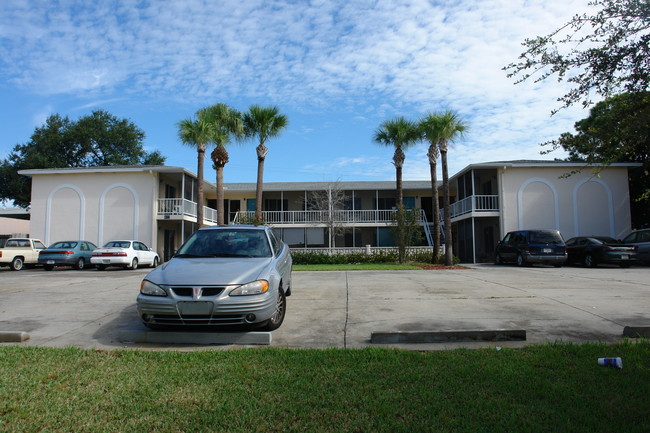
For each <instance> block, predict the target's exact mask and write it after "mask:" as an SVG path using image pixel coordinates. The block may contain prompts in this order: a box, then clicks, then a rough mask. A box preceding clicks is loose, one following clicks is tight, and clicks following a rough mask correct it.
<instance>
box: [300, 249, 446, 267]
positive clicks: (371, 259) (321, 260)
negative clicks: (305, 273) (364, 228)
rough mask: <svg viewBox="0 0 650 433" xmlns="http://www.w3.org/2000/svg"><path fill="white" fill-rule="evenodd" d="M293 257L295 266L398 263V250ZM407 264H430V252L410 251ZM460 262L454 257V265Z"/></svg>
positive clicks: (314, 253) (306, 252)
mask: <svg viewBox="0 0 650 433" xmlns="http://www.w3.org/2000/svg"><path fill="white" fill-rule="evenodd" d="M291 257H292V258H293V263H294V264H295V265H345V264H355V263H397V261H398V257H397V250H395V251H377V252H375V253H373V254H366V253H349V254H326V253H317V252H311V251H305V252H301V251H297V250H293V251H291ZM444 259H445V257H444V256H441V257H440V259H439V263H441V264H444ZM406 261H407V262H416V263H430V262H431V252H430V251H422V250H418V251H410V252H408V253H407V255H406ZM458 262H459V260H458V258H457V257H454V264H457V263H458Z"/></svg>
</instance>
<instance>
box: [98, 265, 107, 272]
mask: <svg viewBox="0 0 650 433" xmlns="http://www.w3.org/2000/svg"><path fill="white" fill-rule="evenodd" d="M104 269H106V265H97V270H98V271H103V270H104Z"/></svg>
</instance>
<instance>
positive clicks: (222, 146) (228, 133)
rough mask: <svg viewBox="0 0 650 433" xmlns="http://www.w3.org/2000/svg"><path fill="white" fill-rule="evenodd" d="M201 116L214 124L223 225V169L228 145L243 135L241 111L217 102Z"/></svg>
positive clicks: (214, 156) (219, 210)
mask: <svg viewBox="0 0 650 433" xmlns="http://www.w3.org/2000/svg"><path fill="white" fill-rule="evenodd" d="M199 117H204V118H205V119H206V121H207V122H209V123H210V124H211V125H212V130H211V131H212V136H211V138H210V142H212V143H214V144H215V145H216V147H215V149H214V150H213V151H212V154H211V155H210V156H211V157H212V162H213V165H214V168H215V170H216V171H217V224H218V225H220V226H221V225H224V224H225V222H224V220H225V212H224V192H223V169H224V166H225V165H226V164H227V163H228V160H229V156H228V151H227V150H226V146H227V145H228V144H229V143H230V141H231V139H232V138H233V137H234V138H241V137H242V134H243V131H244V129H243V125H242V118H241V113H240V112H239V111H237V110H235V109H233V108H230V107H229V106H228V105H226V104H215V105H212V106H210V107H208V108H205V109H203V110H201V113H200V115H199Z"/></svg>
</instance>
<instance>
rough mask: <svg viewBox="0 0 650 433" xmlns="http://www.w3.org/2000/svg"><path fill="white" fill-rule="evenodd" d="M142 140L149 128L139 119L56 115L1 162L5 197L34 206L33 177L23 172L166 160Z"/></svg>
mask: <svg viewBox="0 0 650 433" xmlns="http://www.w3.org/2000/svg"><path fill="white" fill-rule="evenodd" d="M143 140H144V132H143V131H142V130H141V129H139V128H138V127H137V126H136V125H135V124H134V123H132V122H130V121H129V120H126V119H118V118H117V117H115V116H113V115H112V114H109V113H107V112H106V111H103V110H97V111H93V112H92V114H91V115H88V116H83V117H81V118H79V120H77V121H76V122H73V121H71V120H70V119H69V118H68V117H61V116H60V115H58V114H54V115H51V116H49V117H48V118H47V119H46V121H45V124H44V125H43V126H40V127H37V128H36V129H35V130H34V133H33V134H32V136H31V139H30V141H29V142H27V143H25V144H18V145H16V146H14V148H13V149H12V151H11V152H10V153H9V155H8V156H7V158H6V159H4V160H3V161H2V162H1V163H0V201H4V200H12V201H13V202H14V204H15V205H17V206H21V207H28V206H29V204H30V201H31V179H30V178H28V177H24V176H20V175H19V174H18V173H17V172H18V171H19V170H25V169H38V168H65V167H92V166H106V165H162V164H164V162H165V158H164V157H163V156H162V155H161V154H160V152H158V151H154V152H151V153H149V152H146V151H145V150H144V148H143V146H142V141H143Z"/></svg>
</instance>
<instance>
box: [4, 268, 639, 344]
mask: <svg viewBox="0 0 650 433" xmlns="http://www.w3.org/2000/svg"><path fill="white" fill-rule="evenodd" d="M148 272H149V270H148V269H138V270H136V271H131V270H122V269H109V270H106V271H98V270H95V269H91V270H84V271H75V270H69V269H55V270H54V271H51V272H46V271H44V270H42V269H29V270H23V271H20V272H13V271H9V270H8V269H6V268H3V269H0V332H9V331H14V332H20V331H22V332H26V333H28V334H29V336H30V338H29V340H27V341H25V342H22V343H2V344H21V345H33V346H53V347H66V346H77V347H82V348H99V349H110V348H135V347H142V348H152V349H158V348H181V350H185V349H189V348H194V347H201V348H231V347H233V346H232V345H208V346H199V345H191V344H183V343H184V342H183V341H176V342H174V343H164V344H162V343H157V344H154V343H133V342H129V341H124V338H122V337H120V335H121V334H123V333H124V331H146V328H145V327H144V325H142V324H141V322H140V320H139V318H138V317H137V314H136V309H135V298H136V295H137V293H138V289H139V284H140V281H141V280H142V278H143V277H144V276H145V275H146V274H147V273H148ZM292 292H293V294H292V296H290V297H289V298H288V306H287V316H286V319H285V322H284V324H283V325H282V327H280V329H278V330H276V331H274V332H273V333H272V341H271V344H270V345H271V346H273V347H291V348H327V347H347V348H361V347H367V346H376V344H372V343H371V342H370V337H371V334H372V333H373V332H415V331H428V332H432V331H466V330H473V331H475V330H491V329H522V330H525V331H526V340H525V341H517V342H498V343H497V342H489V343H487V342H484V343H476V342H464V343H449V342H446V343H423V344H393V345H390V346H391V347H404V348H409V349H415V350H436V349H447V348H454V347H459V346H464V347H480V346H496V345H498V346H504V347H519V346H522V345H525V344H535V343H543V342H556V341H563V342H583V341H604V342H616V341H620V340H621V339H622V334H623V328H624V327H625V326H650V267H647V266H645V267H632V268H629V269H621V268H617V267H599V268H595V269H587V268H581V267H563V268H559V269H556V268H552V267H542V266H535V267H527V268H517V267H511V266H495V265H472V266H469V267H467V268H466V269H454V270H421V271H334V272H295V271H294V274H293V288H292ZM156 332H165V331H156ZM120 340H123V341H120ZM380 346H381V347H387V346H388V345H385V344H381V345H380Z"/></svg>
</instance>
